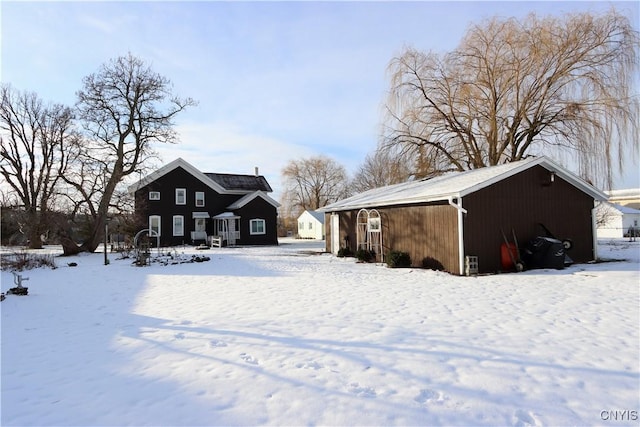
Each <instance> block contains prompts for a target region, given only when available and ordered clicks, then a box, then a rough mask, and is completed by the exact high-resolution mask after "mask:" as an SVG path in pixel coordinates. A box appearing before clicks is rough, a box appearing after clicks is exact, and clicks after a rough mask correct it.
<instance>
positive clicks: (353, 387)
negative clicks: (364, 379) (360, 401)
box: [348, 383, 377, 398]
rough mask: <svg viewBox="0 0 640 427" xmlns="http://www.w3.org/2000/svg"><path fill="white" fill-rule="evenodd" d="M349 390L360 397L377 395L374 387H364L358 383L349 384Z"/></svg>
mask: <svg viewBox="0 0 640 427" xmlns="http://www.w3.org/2000/svg"><path fill="white" fill-rule="evenodd" d="M348 388H349V392H350V393H353V394H355V395H357V396H358V397H367V398H374V397H376V396H377V393H376V389H375V388H373V387H362V386H360V384H358V383H351V384H349V387H348Z"/></svg>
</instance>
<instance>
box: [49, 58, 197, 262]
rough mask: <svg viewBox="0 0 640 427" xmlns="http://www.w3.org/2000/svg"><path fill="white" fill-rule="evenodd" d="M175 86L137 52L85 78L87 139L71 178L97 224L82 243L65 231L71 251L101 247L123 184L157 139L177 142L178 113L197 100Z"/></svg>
mask: <svg viewBox="0 0 640 427" xmlns="http://www.w3.org/2000/svg"><path fill="white" fill-rule="evenodd" d="M171 89H172V86H171V83H170V81H169V80H168V79H167V78H166V77H163V76H161V75H159V74H157V73H155V72H154V71H153V70H152V69H151V68H150V67H149V66H148V65H146V64H145V63H144V62H143V61H142V60H141V59H139V58H137V57H135V56H133V55H131V54H128V55H126V56H121V57H118V58H116V59H114V60H111V61H109V62H108V63H106V64H104V65H103V66H102V67H101V68H100V70H99V71H98V72H97V73H94V74H91V75H89V76H87V77H85V78H84V80H83V89H82V90H80V91H79V92H78V93H77V96H78V104H77V107H78V118H79V119H80V120H81V121H82V123H83V127H84V131H85V133H86V139H87V142H86V143H85V144H84V145H83V151H82V153H81V156H80V159H79V161H78V162H77V163H76V165H75V169H74V171H73V173H70V174H68V175H67V177H66V179H65V181H66V183H67V184H68V185H69V186H70V187H71V188H72V189H73V191H74V196H75V197H77V199H76V203H75V205H74V206H75V207H74V210H75V211H76V212H82V213H83V214H84V216H86V217H88V218H89V219H90V222H91V224H90V227H89V235H88V236H87V238H86V240H85V241H84V242H83V243H82V244H81V245H78V244H76V243H75V242H74V241H73V240H72V239H71V236H70V235H67V236H64V238H63V240H62V243H63V249H64V253H65V254H72V253H77V252H81V251H88V252H93V251H95V249H96V248H97V246H98V245H99V244H100V241H101V238H102V235H103V230H104V226H105V221H106V220H107V215H108V213H109V210H110V208H111V207H112V201H113V200H112V199H113V196H114V193H115V192H116V188H117V186H118V185H119V184H120V183H121V182H122V180H123V179H124V178H125V177H127V176H128V175H131V174H133V173H136V172H138V171H140V170H141V168H142V167H144V164H145V162H146V161H147V160H148V159H149V158H150V156H152V155H153V154H154V152H153V147H152V144H153V143H173V142H176V138H177V135H176V133H175V130H174V128H173V119H174V118H175V116H176V115H177V114H178V113H179V112H181V111H183V110H184V109H185V108H187V107H189V106H192V105H195V101H194V100H193V99H191V98H185V99H182V98H179V97H177V96H175V95H174V94H172V92H171Z"/></svg>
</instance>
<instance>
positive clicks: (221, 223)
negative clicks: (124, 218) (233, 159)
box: [128, 158, 279, 246]
mask: <svg viewBox="0 0 640 427" xmlns="http://www.w3.org/2000/svg"><path fill="white" fill-rule="evenodd" d="M128 190H129V193H130V194H132V195H133V196H134V199H135V211H136V215H137V216H138V217H142V218H145V219H146V221H147V223H148V228H149V230H150V234H151V235H152V236H156V235H157V236H159V241H160V246H178V245H183V244H201V243H205V242H206V243H208V244H209V243H212V242H213V243H217V244H219V245H230V246H233V245H276V244H278V237H277V217H278V213H277V208H278V207H279V203H278V202H277V201H275V200H274V199H272V198H271V197H269V195H268V193H270V192H272V191H273V190H272V189H271V186H270V185H269V183H268V182H267V180H266V179H265V178H264V176H261V175H258V171H257V169H256V173H255V175H234V174H221V173H203V172H201V171H199V170H198V169H196V168H195V167H194V166H192V165H191V164H189V163H187V162H186V161H185V160H183V159H181V158H178V159H176V160H174V161H172V162H171V163H169V164H167V165H165V166H163V167H161V168H160V169H158V170H156V171H155V172H153V173H151V174H150V175H148V176H146V177H144V178H142V179H141V180H140V181H138V182H137V183H135V184H133V185H131V186H130V187H129V188H128Z"/></svg>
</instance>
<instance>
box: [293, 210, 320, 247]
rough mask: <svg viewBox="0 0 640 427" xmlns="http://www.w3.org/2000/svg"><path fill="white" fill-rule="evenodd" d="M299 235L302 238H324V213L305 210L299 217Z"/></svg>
mask: <svg viewBox="0 0 640 427" xmlns="http://www.w3.org/2000/svg"><path fill="white" fill-rule="evenodd" d="M298 237H299V238H300V239H318V240H323V239H324V214H323V213H322V212H317V211H304V212H302V214H300V216H299V217H298Z"/></svg>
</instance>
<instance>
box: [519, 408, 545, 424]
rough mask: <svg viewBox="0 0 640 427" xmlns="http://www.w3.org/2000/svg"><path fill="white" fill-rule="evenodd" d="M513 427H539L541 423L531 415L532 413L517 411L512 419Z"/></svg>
mask: <svg viewBox="0 0 640 427" xmlns="http://www.w3.org/2000/svg"><path fill="white" fill-rule="evenodd" d="M512 421H513V426H514V427H541V426H542V423H541V422H539V421H538V419H537V418H536V417H535V416H534V415H533V413H532V412H527V411H523V410H522V409H518V410H517V411H516V412H515V413H514V414H513V417H512Z"/></svg>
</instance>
